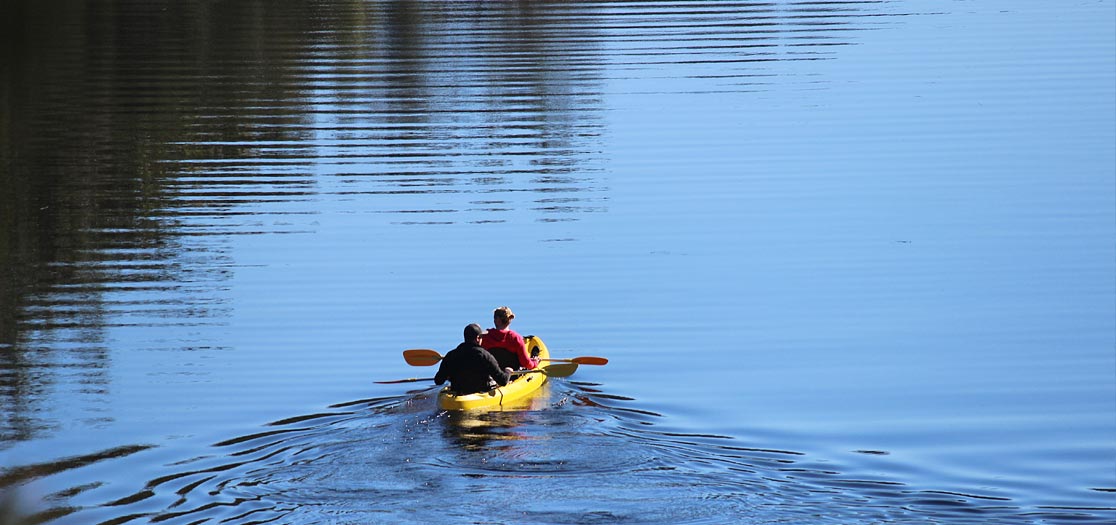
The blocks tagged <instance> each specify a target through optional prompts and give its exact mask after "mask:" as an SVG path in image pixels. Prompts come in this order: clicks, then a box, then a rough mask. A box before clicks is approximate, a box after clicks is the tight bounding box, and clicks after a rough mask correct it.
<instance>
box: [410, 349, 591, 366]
mask: <svg viewBox="0 0 1116 525" xmlns="http://www.w3.org/2000/svg"><path fill="white" fill-rule="evenodd" d="M403 359H404V360H405V361H407V364H408V365H411V366H432V365H436V364H438V361H441V360H442V354H439V353H438V351H437V350H429V349H426V348H415V349H411V350H404V351H403ZM540 361H552V362H556V363H577V364H579V365H606V364H608V359H605V358H603V357H596V356H582V357H574V358H572V359H540Z"/></svg>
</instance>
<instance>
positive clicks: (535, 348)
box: [438, 335, 576, 410]
mask: <svg viewBox="0 0 1116 525" xmlns="http://www.w3.org/2000/svg"><path fill="white" fill-rule="evenodd" d="M523 341H524V342H525V343H527V352H528V353H529V354H531V356H532V357H534V358H535V359H549V358H550V351H549V350H547V348H546V345H545V344H544V343H543V342H542V339H539V338H538V337H535V336H533V335H529V336H527V337H524V338H523ZM574 366H576V365H574ZM539 368H542V365H540V366H539ZM546 377H547V376H546V374H545V373H542V372H541V371H540V372H533V373H527V374H520V375H516V376H512V379H511V381H508V384H506V385H504V386H501V387H497V388H493V389H492V390H489V391H487V392H477V393H475V394H465V395H457V394H454V393H453V391H451V390H450V388H449V387H448V386H446V387H445V388H442V390H441V391H440V392H438V407H439V408H441V409H443V410H471V409H475V408H503V407H506V406H511V405H514V404H518V402H519V401H521V400H523V399H524V398H526V397H527V396H529V395H531V394H532V393H534V392H535V391H537V390H538V389H540V388H542V386H543V384H544V383H546Z"/></svg>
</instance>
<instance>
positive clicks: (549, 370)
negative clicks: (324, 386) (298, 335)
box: [376, 363, 578, 385]
mask: <svg viewBox="0 0 1116 525" xmlns="http://www.w3.org/2000/svg"><path fill="white" fill-rule="evenodd" d="M577 366H578V365H577V363H563V364H558V365H546V366H544V367H542V368H536V369H534V370H520V371H518V372H512V374H511V375H513V376H521V375H524V374H540V373H541V374H546V375H547V376H548V377H570V376H572V375H573V373H574V372H577ZM433 380H434V378H433V377H412V378H409V379H394V380H391V381H376V383H378V384H381V385H393V384H396V383H417V382H419V381H433Z"/></svg>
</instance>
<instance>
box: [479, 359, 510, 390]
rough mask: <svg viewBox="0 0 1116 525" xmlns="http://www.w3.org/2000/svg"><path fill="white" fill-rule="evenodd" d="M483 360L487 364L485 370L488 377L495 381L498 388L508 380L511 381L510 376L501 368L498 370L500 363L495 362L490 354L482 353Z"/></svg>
mask: <svg viewBox="0 0 1116 525" xmlns="http://www.w3.org/2000/svg"><path fill="white" fill-rule="evenodd" d="M484 360H485V361H486V362H487V363H488V365H487V368H488V375H489V377H491V378H492V379H493V380H495V381H496V384H498V385H500V386H504V385H506V384H508V380H509V379H511V375H509V374H508V373H507V372H505V371H504V369H503V368H500V363H497V362H496V358H495V357H492V354H490V353H488V352H484Z"/></svg>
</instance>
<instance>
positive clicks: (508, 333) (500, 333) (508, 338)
mask: <svg viewBox="0 0 1116 525" xmlns="http://www.w3.org/2000/svg"><path fill="white" fill-rule="evenodd" d="M481 346H483V347H484V349H485V350H491V349H493V348H503V349H504V350H507V351H509V352H511V353H513V354H515V356H516V357H518V358H519V366H520V367H521V368H526V369H528V370H530V369H533V368H535V367H536V366H539V362H538V361H536V360H534V359H531V356H530V355H529V354H528V353H527V343H525V342H523V336H521V335H519V334H517V333H515V331H514V330H511V329H508V330H497V329H495V328H489V329H488V333H487V334H484V335H482V336H481Z"/></svg>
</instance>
